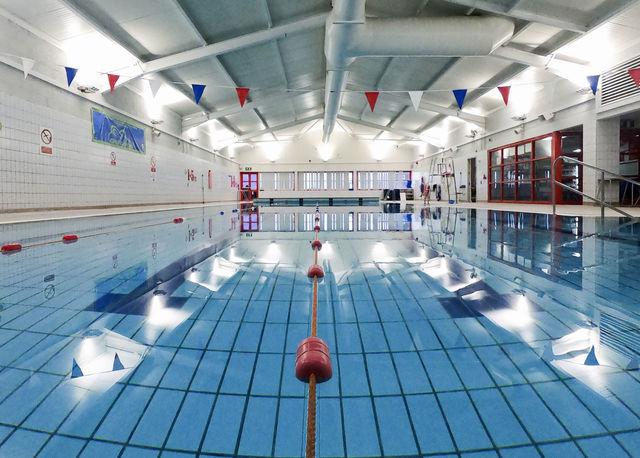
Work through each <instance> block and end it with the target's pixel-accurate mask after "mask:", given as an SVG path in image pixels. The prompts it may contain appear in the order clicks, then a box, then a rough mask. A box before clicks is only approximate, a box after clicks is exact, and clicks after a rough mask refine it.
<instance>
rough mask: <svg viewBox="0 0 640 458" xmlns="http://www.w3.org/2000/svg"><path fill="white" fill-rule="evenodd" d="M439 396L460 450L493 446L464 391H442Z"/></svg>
mask: <svg viewBox="0 0 640 458" xmlns="http://www.w3.org/2000/svg"><path fill="white" fill-rule="evenodd" d="M438 398H439V399H440V404H441V405H442V411H443V412H444V414H445V418H446V419H447V423H448V424H449V427H450V428H451V433H452V434H453V437H454V440H455V442H456V446H457V447H458V450H460V451H462V450H470V449H478V448H490V447H492V445H491V441H490V440H489V437H488V436H487V434H486V432H485V431H484V428H483V426H482V423H481V422H480V419H479V418H478V416H477V415H476V413H475V409H474V408H473V405H472V404H471V401H469V397H468V396H467V394H466V393H465V392H464V391H455V392H449V393H440V394H438Z"/></svg>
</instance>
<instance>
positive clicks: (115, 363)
mask: <svg viewBox="0 0 640 458" xmlns="http://www.w3.org/2000/svg"><path fill="white" fill-rule="evenodd" d="M122 369H124V365H123V364H122V361H120V357H119V356H118V354H117V353H116V355H115V356H114V357H113V369H112V370H114V371H121V370H122Z"/></svg>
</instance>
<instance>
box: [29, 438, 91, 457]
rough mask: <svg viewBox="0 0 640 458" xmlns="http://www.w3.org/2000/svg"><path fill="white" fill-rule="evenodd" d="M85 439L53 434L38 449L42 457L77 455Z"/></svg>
mask: <svg viewBox="0 0 640 458" xmlns="http://www.w3.org/2000/svg"><path fill="white" fill-rule="evenodd" d="M85 443H86V441H84V440H81V439H73V438H71V437H64V436H53V437H52V438H51V440H49V442H47V445H45V446H44V447H43V448H42V450H41V451H40V454H39V456H42V457H47V456H51V457H63V456H77V455H78V453H80V450H81V449H82V447H84V444H85Z"/></svg>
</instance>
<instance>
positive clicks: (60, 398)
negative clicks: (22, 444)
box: [24, 383, 86, 432]
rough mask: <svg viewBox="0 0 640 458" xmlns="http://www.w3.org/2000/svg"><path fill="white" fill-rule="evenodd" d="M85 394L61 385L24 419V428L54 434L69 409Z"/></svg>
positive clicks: (72, 387)
mask: <svg viewBox="0 0 640 458" xmlns="http://www.w3.org/2000/svg"><path fill="white" fill-rule="evenodd" d="M85 394H86V392H85V391H84V390H81V389H78V388H76V387H74V386H73V385H71V384H68V383H61V384H60V385H58V386H57V387H56V388H55V389H54V390H53V391H52V392H51V393H49V395H48V396H47V397H46V398H45V399H44V400H43V401H42V403H41V404H40V405H39V406H38V408H37V409H36V410H35V411H34V412H33V413H32V414H31V415H30V416H29V417H28V418H27V419H26V421H25V422H24V426H26V427H27V428H32V429H38V430H41V431H48V432H54V431H55V430H56V429H57V428H58V426H59V425H60V423H62V421H63V420H64V419H65V418H66V416H67V415H68V414H69V412H70V411H71V409H73V407H74V406H75V405H76V404H77V403H78V401H80V399H81V398H82V397H83V396H84V395H85Z"/></svg>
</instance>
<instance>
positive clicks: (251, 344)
mask: <svg viewBox="0 0 640 458" xmlns="http://www.w3.org/2000/svg"><path fill="white" fill-rule="evenodd" d="M262 327H263V325H262V323H249V322H244V323H242V324H241V325H240V330H239V331H238V338H237V339H236V343H235V345H234V347H233V350H234V351H257V350H258V345H259V344H260V337H261V335H262Z"/></svg>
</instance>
